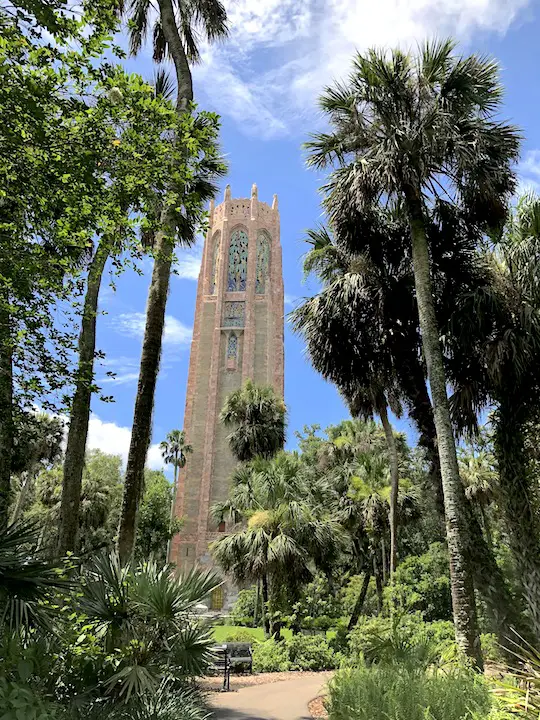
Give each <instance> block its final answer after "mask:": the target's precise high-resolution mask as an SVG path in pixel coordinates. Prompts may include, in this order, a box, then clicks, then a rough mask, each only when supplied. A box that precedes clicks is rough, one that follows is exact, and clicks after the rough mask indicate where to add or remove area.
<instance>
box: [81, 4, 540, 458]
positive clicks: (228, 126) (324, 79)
mask: <svg viewBox="0 0 540 720" xmlns="http://www.w3.org/2000/svg"><path fill="white" fill-rule="evenodd" d="M224 1H225V5H226V7H227V10H228V12H229V17H230V26H231V36H230V39H229V40H228V41H227V42H225V43H222V44H220V45H219V46H217V47H211V48H209V47H203V48H202V50H203V53H202V55H203V63H202V64H201V65H200V66H198V67H197V68H196V69H195V72H194V78H195V94H196V98H197V101H198V104H199V106H200V107H201V108H204V109H209V110H214V111H217V112H218V113H219V114H220V115H221V116H222V136H221V137H222V147H223V151H224V153H225V154H226V156H227V159H228V162H229V165H230V172H229V175H228V178H227V180H226V182H229V183H230V184H231V189H232V194H233V197H245V196H249V193H250V188H251V185H252V183H253V182H256V183H257V185H258V188H259V198H260V199H261V200H264V201H266V202H271V200H272V196H273V194H274V193H277V194H278V197H279V208H280V214H281V244H282V247H283V268H284V280H285V293H286V311H287V310H290V309H291V308H292V306H293V304H294V302H295V301H296V300H297V299H298V298H301V297H302V296H306V295H309V294H310V293H311V292H312V291H313V290H314V286H313V285H309V284H308V285H305V284H303V281H302V270H301V263H302V255H303V253H304V252H305V246H304V243H303V242H302V238H303V235H304V231H305V230H306V229H307V228H309V227H311V226H313V225H314V224H316V223H318V222H319V221H320V220H321V219H322V216H321V211H320V206H319V197H318V194H317V189H318V187H319V186H320V185H321V183H322V181H323V177H322V176H321V175H318V174H317V173H315V172H313V171H310V170H307V169H306V167H305V156H304V153H303V151H302V149H301V144H302V142H303V141H304V140H305V139H306V137H307V134H308V133H309V132H310V131H312V130H316V129H318V128H320V127H321V122H322V121H321V118H320V116H319V114H318V111H317V108H316V98H317V95H318V93H319V92H320V90H321V89H322V87H323V86H324V85H325V83H328V82H331V81H332V79H333V78H341V77H343V76H345V75H346V74H347V72H348V69H349V64H350V59H351V57H352V54H353V53H354V51H355V49H358V50H362V49H365V48H366V47H370V46H372V45H379V46H388V45H396V44H399V45H401V46H402V47H410V46H411V45H414V44H415V43H416V42H417V41H419V40H421V39H423V38H425V37H433V36H434V35H437V36H440V37H445V36H447V35H452V36H454V37H456V38H457V39H459V40H460V42H461V49H462V50H463V52H472V51H474V52H480V53H488V54H490V55H494V56H495V57H496V58H497V59H498V60H499V62H500V64H501V67H502V80H503V83H504V85H505V87H506V103H505V112H504V115H505V117H506V118H507V119H510V120H511V121H512V122H514V123H515V124H517V125H518V126H520V127H521V128H522V130H523V133H524V136H525V140H524V144H523V154H522V161H521V164H520V167H519V173H520V177H521V179H522V184H523V186H524V187H527V186H530V187H533V188H536V189H538V188H540V124H539V117H540V82H539V80H538V67H540V43H539V42H538V37H539V35H540V0H377V2H372V1H371V0H369V1H368V0H324V2H323V0H303V2H301V3H300V2H298V1H297V0H257V2H255V1H254V0H232V1H230V0H224ZM126 66H127V67H128V68H129V69H130V70H134V71H137V72H139V73H140V74H142V75H143V76H144V77H146V78H148V79H150V78H151V77H152V74H153V65H152V62H151V55H150V53H149V51H146V52H144V53H142V54H141V55H140V56H139V57H137V58H135V59H130V60H128V61H127V62H126ZM220 201H221V198H217V202H220ZM201 251H202V246H201V244H200V243H199V244H198V245H197V246H196V247H195V248H194V249H192V250H189V251H179V262H178V267H177V271H178V275H177V276H175V277H173V278H172V280H171V291H170V296H169V301H168V307H167V327H166V333H165V342H164V348H163V356H162V366H161V372H160V377H159V382H158V387H157V393H156V403H155V411H154V435H153V443H154V444H153V445H152V447H151V449H150V453H149V464H150V465H151V466H152V467H161V466H162V463H161V459H160V455H159V450H158V448H157V445H156V444H157V443H159V441H160V440H162V439H163V438H164V436H165V435H166V433H167V432H168V431H169V430H171V429H173V428H181V427H182V423H183V415H184V401H185V386H186V381H187V369H188V362H189V349H190V340H191V328H192V325H193V314H194V303H195V292H196V279H197V275H198V270H199V265H200V257H201ZM142 269H143V271H144V272H143V274H142V275H140V276H139V275H137V274H135V273H134V272H132V271H128V272H126V273H125V274H124V275H123V276H122V277H121V278H119V279H116V290H115V291H113V290H112V289H111V288H110V287H109V286H108V283H107V282H105V283H104V287H103V292H102V296H101V299H100V307H101V309H102V310H103V311H105V313H106V314H105V315H104V316H103V317H102V318H100V320H99V330H98V346H99V348H100V349H102V350H103V351H105V353H106V360H105V361H104V366H103V368H102V369H101V371H100V373H99V374H98V379H99V378H100V377H101V378H102V379H104V378H105V372H106V371H107V370H112V371H114V372H115V373H116V375H117V377H116V379H115V380H109V381H106V382H105V383H104V384H103V385H102V387H103V389H104V391H106V394H112V395H114V397H115V402H114V403H106V404H105V403H102V402H99V400H97V399H95V401H94V403H93V406H92V410H93V416H92V420H91V425H90V437H89V446H90V447H100V448H102V449H103V450H105V451H106V452H115V453H121V454H122V455H123V456H124V457H125V456H126V454H127V449H128V447H129V437H130V430H129V428H130V426H131V422H132V414H133V403H134V397H135V391H136V384H137V374H138V364H139V357H140V348H141V338H142V331H143V327H144V310H145V303H146V294H147V289H148V282H149V273H150V270H151V264H150V262H149V261H147V262H146V263H145V264H143V268H142ZM285 399H286V403H287V406H288V408H289V445H290V446H294V437H293V431H294V430H296V429H301V428H302V426H303V425H304V424H311V423H318V424H320V425H321V426H322V427H326V426H327V425H329V424H331V423H335V422H339V420H341V419H342V418H344V417H347V410H346V408H345V407H344V405H343V403H342V402H341V400H340V398H339V396H338V394H337V392H336V391H335V389H334V388H333V387H332V386H331V385H329V384H327V383H325V382H324V381H323V380H322V379H321V378H320V377H318V376H317V374H316V373H315V372H314V371H313V370H312V369H311V367H310V366H309V363H308V362H307V360H306V358H305V356H304V353H303V346H302V343H301V341H300V340H299V339H298V338H296V337H295V336H293V334H292V333H291V332H290V329H289V328H288V327H287V326H286V328H285ZM398 427H400V428H401V429H403V430H405V431H407V432H408V434H410V428H409V427H408V425H407V423H406V421H400V422H399V423H398ZM411 437H412V436H411Z"/></svg>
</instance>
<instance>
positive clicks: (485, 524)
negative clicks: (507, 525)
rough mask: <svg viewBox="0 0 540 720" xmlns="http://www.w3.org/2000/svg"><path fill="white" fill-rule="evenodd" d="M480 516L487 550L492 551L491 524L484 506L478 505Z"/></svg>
mask: <svg viewBox="0 0 540 720" xmlns="http://www.w3.org/2000/svg"><path fill="white" fill-rule="evenodd" d="M480 515H481V516H482V525H483V527H484V535H485V538H486V543H487V546H488V548H489V549H490V550H491V551H493V533H492V532H491V523H490V522H489V518H488V515H487V512H486V508H485V507H484V505H482V504H480Z"/></svg>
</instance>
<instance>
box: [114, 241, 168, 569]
mask: <svg viewBox="0 0 540 720" xmlns="http://www.w3.org/2000/svg"><path fill="white" fill-rule="evenodd" d="M173 248H174V245H173V241H172V240H170V239H169V238H168V237H167V236H166V235H165V234H164V233H163V232H160V233H158V236H157V239H156V257H155V260H154V268H153V271H152V280H151V282H150V289H149V292H148V302H147V305H146V325H145V329H144V339H143V346H142V354H141V365H140V369H139V383H138V385H137V397H136V399H135V410H134V413H133V426H132V430H131V442H130V445H129V454H128V460H127V467H126V476H125V480H124V494H123V498H122V511H121V515H120V525H119V528H118V554H119V556H120V560H121V562H122V563H127V562H129V560H130V559H131V556H132V554H133V550H134V548H135V537H136V529H137V513H138V509H139V501H140V497H141V492H142V487H143V480H144V466H145V463H146V454H147V452H148V447H149V445H150V439H151V430H152V412H153V409H154V393H155V389H156V382H157V376H158V371H159V360H160V356H161V344H162V340H163V329H164V327H165V308H166V305H167V294H168V292H169V280H170V276H171V265H172V253H173Z"/></svg>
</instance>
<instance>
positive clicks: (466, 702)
mask: <svg viewBox="0 0 540 720" xmlns="http://www.w3.org/2000/svg"><path fill="white" fill-rule="evenodd" d="M490 707H491V698H490V693H489V689H488V686H487V684H486V682H485V681H484V679H483V678H481V677H480V676H478V675H477V674H476V673H474V672H472V671H470V670H464V669H453V670H451V671H447V672H444V673H442V672H430V673H426V672H423V671H418V670H416V671H412V672H411V671H406V670H404V669H403V668H400V667H399V666H396V665H394V666H392V667H388V666H379V667H372V668H367V667H359V668H354V669H347V670H340V672H339V673H338V674H337V675H336V677H335V678H334V680H332V681H331V683H330V700H329V720H351V718H355V720H400V719H401V718H406V720H465V719H468V718H471V719H472V718H475V719H477V718H479V717H486V716H487V715H488V713H489V710H490Z"/></svg>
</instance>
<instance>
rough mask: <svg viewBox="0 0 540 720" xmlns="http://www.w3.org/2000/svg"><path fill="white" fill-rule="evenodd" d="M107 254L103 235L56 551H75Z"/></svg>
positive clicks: (90, 287)
mask: <svg viewBox="0 0 540 720" xmlns="http://www.w3.org/2000/svg"><path fill="white" fill-rule="evenodd" d="M109 253H110V241H108V240H106V239H105V238H102V239H101V241H100V242H99V245H98V246H97V249H96V252H95V255H94V257H93V259H92V262H91V264H90V268H89V270H88V279H87V288H86V295H85V298H84V308H83V316H82V322H81V332H80V335H79V366H78V368H77V380H76V387H75V394H74V396H73V404H72V406H71V414H70V418H69V432H68V438H67V445H66V457H65V460H64V477H63V481H62V500H61V503H60V519H59V523H58V553H59V555H61V556H62V555H65V554H66V553H67V552H68V551H71V552H74V551H75V550H76V546H77V534H78V531H79V507H80V504H81V487H82V476H83V470H84V456H85V451H86V440H87V438H88V423H89V421H90V405H91V402H92V385H93V382H94V357H95V353H96V324H97V312H98V301H99V291H100V288H101V279H102V277H103V271H104V269H105V265H106V264H107V259H108V258H109Z"/></svg>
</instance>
